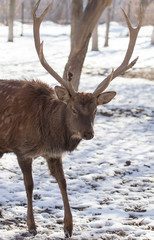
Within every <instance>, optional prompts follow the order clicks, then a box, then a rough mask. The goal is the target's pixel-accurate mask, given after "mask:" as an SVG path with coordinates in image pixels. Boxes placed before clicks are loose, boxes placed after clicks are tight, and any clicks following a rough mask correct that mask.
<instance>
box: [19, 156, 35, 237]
mask: <svg viewBox="0 0 154 240" xmlns="http://www.w3.org/2000/svg"><path fill="white" fill-rule="evenodd" d="M18 162H19V166H20V168H21V170H22V173H23V177H24V184H25V189H26V194H27V225H28V230H29V232H31V233H33V234H34V235H35V234H36V233H37V232H36V225H35V220H34V215H33V203H32V197H33V188H34V183H33V177H32V159H31V158H29V159H22V158H19V157H18Z"/></svg>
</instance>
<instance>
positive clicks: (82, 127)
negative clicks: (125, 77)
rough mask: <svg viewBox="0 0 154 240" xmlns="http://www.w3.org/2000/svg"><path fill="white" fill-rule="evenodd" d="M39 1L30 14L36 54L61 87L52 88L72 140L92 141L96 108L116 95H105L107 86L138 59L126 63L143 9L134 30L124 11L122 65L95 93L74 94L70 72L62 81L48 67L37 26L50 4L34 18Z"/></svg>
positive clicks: (112, 93)
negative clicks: (126, 39)
mask: <svg viewBox="0 0 154 240" xmlns="http://www.w3.org/2000/svg"><path fill="white" fill-rule="evenodd" d="M40 1H41V0H39V1H38V2H37V4H36V6H35V8H34V11H33V20H34V24H33V27H34V41H35V47H36V51H37V53H38V56H39V59H40V62H41V64H42V66H43V67H44V68H45V69H46V70H47V71H48V72H49V73H50V74H51V75H52V76H53V77H54V78H55V79H56V80H57V81H58V82H59V83H60V84H61V85H62V87H59V86H57V87H55V92H56V94H57V97H58V98H59V100H61V101H63V102H64V103H65V104H67V111H68V112H69V121H70V124H71V123H73V124H71V127H72V131H73V136H74V137H78V138H83V139H86V140H88V139H91V138H92V137H93V135H94V132H93V122H94V117H95V113H96V109H97V106H98V105H103V104H106V103H108V102H110V101H111V100H112V99H113V97H114V96H115V95H116V93H115V92H114V91H111V92H104V91H105V89H106V88H107V87H108V85H109V84H110V82H111V81H112V80H113V79H114V78H116V77H117V76H118V75H120V74H122V73H124V72H125V71H126V70H128V69H130V68H132V67H133V66H134V65H135V63H136V61H137V59H138V57H137V58H135V59H134V60H133V61H132V62H131V63H129V61H130V58H131V56H132V53H133V50H134V47H135V43H136V39H137V36H138V32H139V30H140V27H141V23H142V9H141V8H140V19H139V24H138V26H137V28H133V27H132V25H131V23H130V21H129V19H128V17H127V15H126V13H125V12H124V10H123V9H122V11H123V14H124V17H125V20H126V23H127V26H128V28H129V32H130V40H129V45H128V49H127V51H126V54H125V57H124V60H123V62H122V64H121V65H120V66H119V67H118V68H117V69H116V70H114V71H112V73H111V74H110V75H108V76H107V77H106V78H105V79H104V80H103V81H102V82H101V83H100V84H99V85H98V87H97V88H96V89H95V91H94V92H93V93H85V92H77V91H75V90H74V88H73V85H72V77H73V76H72V74H71V71H69V72H68V75H67V81H65V80H64V79H63V78H61V77H60V76H59V75H58V74H57V73H56V72H55V71H54V70H53V68H52V67H51V66H49V64H48V63H47V61H46V59H45V57H44V54H43V42H42V43H40V33H39V31H40V24H41V22H42V20H43V18H44V16H45V15H46V13H47V11H48V10H49V8H50V6H51V5H52V3H50V4H49V6H48V7H47V8H46V9H45V10H44V12H43V13H42V15H41V16H40V17H36V11H37V9H38V6H39V3H40Z"/></svg>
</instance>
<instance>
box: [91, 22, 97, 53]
mask: <svg viewBox="0 0 154 240" xmlns="http://www.w3.org/2000/svg"><path fill="white" fill-rule="evenodd" d="M92 51H98V23H97V24H96V26H95V27H94V30H93V33H92Z"/></svg>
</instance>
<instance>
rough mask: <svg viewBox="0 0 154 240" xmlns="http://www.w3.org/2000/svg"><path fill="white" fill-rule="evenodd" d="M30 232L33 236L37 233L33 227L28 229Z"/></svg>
mask: <svg viewBox="0 0 154 240" xmlns="http://www.w3.org/2000/svg"><path fill="white" fill-rule="evenodd" d="M29 232H30V234H32V235H33V236H35V235H36V234H37V231H36V230H35V229H31V230H29Z"/></svg>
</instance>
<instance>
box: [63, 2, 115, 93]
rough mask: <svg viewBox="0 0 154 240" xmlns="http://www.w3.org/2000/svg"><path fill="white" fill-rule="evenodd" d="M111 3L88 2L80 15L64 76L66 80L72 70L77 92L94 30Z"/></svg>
mask: <svg viewBox="0 0 154 240" xmlns="http://www.w3.org/2000/svg"><path fill="white" fill-rule="evenodd" d="M74 1H75V0H74ZM111 1H112V0H95V1H93V0H88V3H87V5H86V7H85V10H84V11H83V13H82V14H81V15H79V17H80V18H79V20H78V21H77V25H76V27H75V31H74V40H73V43H72V45H71V51H70V54H69V57H68V62H67V64H66V66H65V70H64V74H63V78H64V79H65V80H66V79H67V72H68V69H70V68H71V72H72V74H73V80H72V82H73V86H74V88H75V90H78V87H79V81H80V75H81V70H82V67H83V63H84V60H85V56H86V52H87V49H88V44H89V40H90V37H91V34H92V32H93V29H94V27H95V25H96V23H97V22H98V19H99V18H100V16H101V14H102V12H103V10H104V9H105V8H106V7H107V6H108V5H109V4H110V3H111ZM73 7H74V4H72V8H73ZM72 12H73V9H72Z"/></svg>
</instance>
